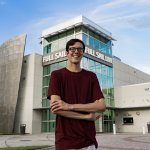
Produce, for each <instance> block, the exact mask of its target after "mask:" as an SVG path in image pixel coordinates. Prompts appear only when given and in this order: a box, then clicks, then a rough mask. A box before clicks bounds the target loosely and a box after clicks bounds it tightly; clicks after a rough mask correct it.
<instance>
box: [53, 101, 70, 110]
mask: <svg viewBox="0 0 150 150" xmlns="http://www.w3.org/2000/svg"><path fill="white" fill-rule="evenodd" d="M70 109H71V104H68V103H66V102H64V101H62V100H54V101H51V111H52V112H56V111H58V110H70Z"/></svg>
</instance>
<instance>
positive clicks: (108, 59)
mask: <svg viewBox="0 0 150 150" xmlns="http://www.w3.org/2000/svg"><path fill="white" fill-rule="evenodd" d="M85 53H86V54H89V55H91V56H93V57H96V58H98V59H101V60H103V61H106V62H109V63H112V57H109V56H106V55H104V54H103V53H101V52H100V51H96V50H94V49H91V48H89V47H86V48H85Z"/></svg>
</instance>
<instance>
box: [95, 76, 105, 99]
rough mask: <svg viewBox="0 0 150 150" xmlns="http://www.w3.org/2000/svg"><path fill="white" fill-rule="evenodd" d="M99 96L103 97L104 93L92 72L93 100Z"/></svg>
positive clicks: (99, 97)
mask: <svg viewBox="0 0 150 150" xmlns="http://www.w3.org/2000/svg"><path fill="white" fill-rule="evenodd" d="M101 98H104V95H103V93H102V91H101V87H100V84H99V82H98V79H97V76H96V74H94V77H93V100H94V101H95V100H98V99H101Z"/></svg>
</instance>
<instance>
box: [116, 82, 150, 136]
mask: <svg viewBox="0 0 150 150" xmlns="http://www.w3.org/2000/svg"><path fill="white" fill-rule="evenodd" d="M115 107H116V108H115V120H116V121H115V122H116V131H117V132H141V133H142V132H143V133H145V132H146V133H147V132H150V117H149V113H150V82H147V83H141V84H133V85H127V86H121V87H117V88H115Z"/></svg>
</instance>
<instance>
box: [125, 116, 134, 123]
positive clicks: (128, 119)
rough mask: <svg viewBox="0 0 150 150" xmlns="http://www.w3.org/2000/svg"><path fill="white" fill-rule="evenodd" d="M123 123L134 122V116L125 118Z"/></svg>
mask: <svg viewBox="0 0 150 150" xmlns="http://www.w3.org/2000/svg"><path fill="white" fill-rule="evenodd" d="M123 124H133V117H125V118H123Z"/></svg>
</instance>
